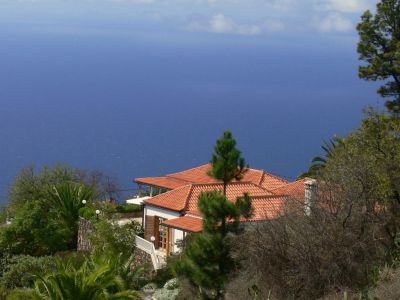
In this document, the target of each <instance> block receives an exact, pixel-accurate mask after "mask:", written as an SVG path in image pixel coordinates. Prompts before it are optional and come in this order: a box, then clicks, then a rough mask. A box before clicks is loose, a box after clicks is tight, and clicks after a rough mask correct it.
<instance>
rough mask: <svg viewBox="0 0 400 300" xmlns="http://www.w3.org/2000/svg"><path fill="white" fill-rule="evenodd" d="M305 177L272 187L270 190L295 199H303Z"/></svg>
mask: <svg viewBox="0 0 400 300" xmlns="http://www.w3.org/2000/svg"><path fill="white" fill-rule="evenodd" d="M306 180H307V178H303V179H299V180H296V181H294V182H290V183H288V184H285V185H283V186H281V187H278V188H276V189H273V190H272V192H273V193H274V194H275V195H287V196H290V197H292V198H295V199H304V183H305V182H306Z"/></svg>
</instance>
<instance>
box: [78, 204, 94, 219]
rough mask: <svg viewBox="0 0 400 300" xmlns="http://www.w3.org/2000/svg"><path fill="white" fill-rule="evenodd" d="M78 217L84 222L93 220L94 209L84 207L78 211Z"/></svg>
mask: <svg viewBox="0 0 400 300" xmlns="http://www.w3.org/2000/svg"><path fill="white" fill-rule="evenodd" d="M79 216H81V217H82V218H85V219H86V220H90V219H94V218H95V217H96V209H95V208H94V207H90V206H84V207H81V208H80V209H79Z"/></svg>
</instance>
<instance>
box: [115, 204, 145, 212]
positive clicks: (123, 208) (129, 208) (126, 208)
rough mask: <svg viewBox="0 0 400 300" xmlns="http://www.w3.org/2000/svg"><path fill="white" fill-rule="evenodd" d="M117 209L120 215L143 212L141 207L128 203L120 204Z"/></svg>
mask: <svg viewBox="0 0 400 300" xmlns="http://www.w3.org/2000/svg"><path fill="white" fill-rule="evenodd" d="M115 209H116V211H117V212H119V213H132V212H138V211H141V210H142V208H141V207H140V205H136V204H128V203H124V204H120V205H118V206H117V207H116V208H115Z"/></svg>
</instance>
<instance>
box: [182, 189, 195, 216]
mask: <svg viewBox="0 0 400 300" xmlns="http://www.w3.org/2000/svg"><path fill="white" fill-rule="evenodd" d="M192 192H193V184H191V185H190V189H189V192H188V194H187V196H186V199H185V208H184V211H187V210H188V206H189V199H190V196H191V195H192Z"/></svg>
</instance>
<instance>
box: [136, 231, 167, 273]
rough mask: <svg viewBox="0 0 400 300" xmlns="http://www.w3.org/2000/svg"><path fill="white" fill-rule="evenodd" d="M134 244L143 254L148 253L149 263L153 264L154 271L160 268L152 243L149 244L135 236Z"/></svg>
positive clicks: (160, 264)
mask: <svg viewBox="0 0 400 300" xmlns="http://www.w3.org/2000/svg"><path fill="white" fill-rule="evenodd" d="M135 244H136V247H137V248H139V249H140V250H143V251H144V252H146V253H148V254H149V255H150V256H151V262H152V263H153V267H154V270H158V269H161V268H162V266H163V264H162V263H161V261H160V259H159V257H158V255H157V252H156V249H155V248H154V244H153V243H152V242H149V241H147V240H145V239H143V238H141V237H139V236H136V238H135Z"/></svg>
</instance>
